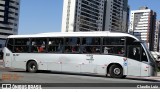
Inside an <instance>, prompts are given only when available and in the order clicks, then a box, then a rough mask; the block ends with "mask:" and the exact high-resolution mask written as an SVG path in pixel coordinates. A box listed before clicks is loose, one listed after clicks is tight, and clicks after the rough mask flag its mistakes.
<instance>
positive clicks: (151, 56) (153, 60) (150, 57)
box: [142, 43, 155, 62]
mask: <svg viewBox="0 0 160 92" xmlns="http://www.w3.org/2000/svg"><path fill="white" fill-rule="evenodd" d="M142 44H143V46H144V47H145V49H146V51H147V54H148V56H149V59H150V61H151V62H155V59H154V57H153V55H152V54H151V53H150V51H149V50H148V49H147V47H146V45H145V43H142Z"/></svg>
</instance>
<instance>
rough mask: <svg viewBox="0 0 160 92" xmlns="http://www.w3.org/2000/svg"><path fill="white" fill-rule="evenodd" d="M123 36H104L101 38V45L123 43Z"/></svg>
mask: <svg viewBox="0 0 160 92" xmlns="http://www.w3.org/2000/svg"><path fill="white" fill-rule="evenodd" d="M124 44H125V38H124V37H105V38H103V45H124Z"/></svg>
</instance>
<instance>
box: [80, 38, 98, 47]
mask: <svg viewBox="0 0 160 92" xmlns="http://www.w3.org/2000/svg"><path fill="white" fill-rule="evenodd" d="M82 45H100V38H99V37H87V38H83V39H82Z"/></svg>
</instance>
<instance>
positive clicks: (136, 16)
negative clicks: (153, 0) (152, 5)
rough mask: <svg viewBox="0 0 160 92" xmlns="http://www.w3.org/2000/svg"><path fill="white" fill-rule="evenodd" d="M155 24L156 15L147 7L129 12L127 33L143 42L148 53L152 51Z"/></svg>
mask: <svg viewBox="0 0 160 92" xmlns="http://www.w3.org/2000/svg"><path fill="white" fill-rule="evenodd" d="M155 23H156V13H155V12H154V11H153V10H151V9H148V7H141V8H140V9H139V10H133V11H131V17H130V27H129V33H130V34H133V35H135V36H137V37H138V38H139V39H140V40H142V41H145V42H146V46H147V47H148V49H149V50H150V51H153V50H154V37H155V35H154V34H155Z"/></svg>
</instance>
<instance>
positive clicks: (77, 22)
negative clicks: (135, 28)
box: [61, 0, 129, 32]
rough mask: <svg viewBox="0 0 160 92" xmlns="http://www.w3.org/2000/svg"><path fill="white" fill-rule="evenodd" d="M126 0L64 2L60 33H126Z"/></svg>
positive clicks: (127, 14)
mask: <svg viewBox="0 0 160 92" xmlns="http://www.w3.org/2000/svg"><path fill="white" fill-rule="evenodd" d="M128 12H129V8H128V0H64V5H63V16H62V29H61V31H62V32H79V31H82V32H83V31H114V32H115V31H118V32H127V24H128V22H127V21H128V16H129V13H128Z"/></svg>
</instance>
